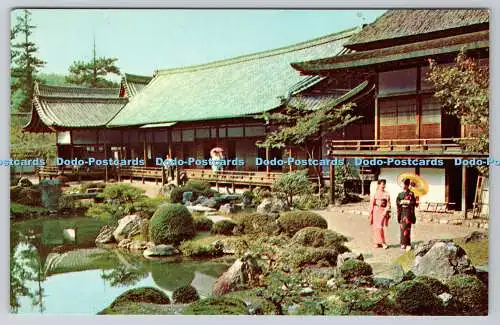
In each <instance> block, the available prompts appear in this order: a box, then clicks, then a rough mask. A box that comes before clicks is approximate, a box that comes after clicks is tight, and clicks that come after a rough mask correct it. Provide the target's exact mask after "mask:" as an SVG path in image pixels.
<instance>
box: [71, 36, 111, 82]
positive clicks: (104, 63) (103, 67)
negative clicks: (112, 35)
mask: <svg viewBox="0 0 500 325" xmlns="http://www.w3.org/2000/svg"><path fill="white" fill-rule="evenodd" d="M92 54H93V55H92V60H91V61H90V62H85V61H74V62H73V64H72V65H71V66H70V67H69V72H70V75H69V76H67V77H66V81H67V82H68V83H72V84H77V85H84V86H86V87H91V88H106V87H113V86H116V85H117V84H116V83H114V82H112V81H110V80H107V79H106V78H105V77H106V76H107V75H108V74H110V73H111V74H116V75H120V70H119V69H118V67H117V66H116V61H118V59H117V58H106V57H97V55H96V46H95V39H94V48H93V52H92Z"/></svg>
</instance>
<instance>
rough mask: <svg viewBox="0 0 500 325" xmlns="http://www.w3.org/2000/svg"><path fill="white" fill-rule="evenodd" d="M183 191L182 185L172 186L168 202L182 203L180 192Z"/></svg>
mask: <svg viewBox="0 0 500 325" xmlns="http://www.w3.org/2000/svg"><path fill="white" fill-rule="evenodd" d="M183 193H184V190H183V189H182V187H174V188H173V189H172V190H171V191H170V202H171V203H182V194H183Z"/></svg>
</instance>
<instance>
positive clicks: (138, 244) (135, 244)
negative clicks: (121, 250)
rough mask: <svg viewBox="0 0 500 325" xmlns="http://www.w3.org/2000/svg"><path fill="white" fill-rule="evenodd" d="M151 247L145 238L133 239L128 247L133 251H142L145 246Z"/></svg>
mask: <svg viewBox="0 0 500 325" xmlns="http://www.w3.org/2000/svg"><path fill="white" fill-rule="evenodd" d="M148 247H151V246H150V244H149V243H148V242H147V241H145V240H133V241H132V242H131V243H130V245H129V247H128V249H130V250H134V251H143V250H145V249H146V248H148Z"/></svg>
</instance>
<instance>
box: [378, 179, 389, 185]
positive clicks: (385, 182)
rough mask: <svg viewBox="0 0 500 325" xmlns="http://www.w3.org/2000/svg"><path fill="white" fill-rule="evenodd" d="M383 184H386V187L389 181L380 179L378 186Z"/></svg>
mask: <svg viewBox="0 0 500 325" xmlns="http://www.w3.org/2000/svg"><path fill="white" fill-rule="evenodd" d="M382 183H384V185H385V184H387V181H386V180H385V179H379V180H378V181H377V184H378V185H380V184H382Z"/></svg>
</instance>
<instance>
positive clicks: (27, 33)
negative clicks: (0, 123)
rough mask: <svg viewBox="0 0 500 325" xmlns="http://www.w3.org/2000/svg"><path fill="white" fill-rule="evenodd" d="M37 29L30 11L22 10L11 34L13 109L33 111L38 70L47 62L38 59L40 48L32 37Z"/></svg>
mask: <svg viewBox="0 0 500 325" xmlns="http://www.w3.org/2000/svg"><path fill="white" fill-rule="evenodd" d="M35 28H36V26H35V25H32V21H31V13H30V12H29V10H26V9H24V10H22V13H21V14H20V15H19V16H17V17H16V23H15V25H14V26H13V28H12V30H11V34H10V40H11V52H10V56H11V68H10V71H11V104H12V105H13V109H14V110H17V109H19V110H20V111H23V112H30V111H31V99H32V98H33V83H34V81H35V80H36V74H37V72H38V70H39V69H40V68H41V67H43V66H44V65H45V62H44V61H42V60H41V59H39V58H38V57H37V52H38V47H37V46H36V44H35V43H33V41H32V38H31V35H32V34H33V30H34V29H35Z"/></svg>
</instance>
